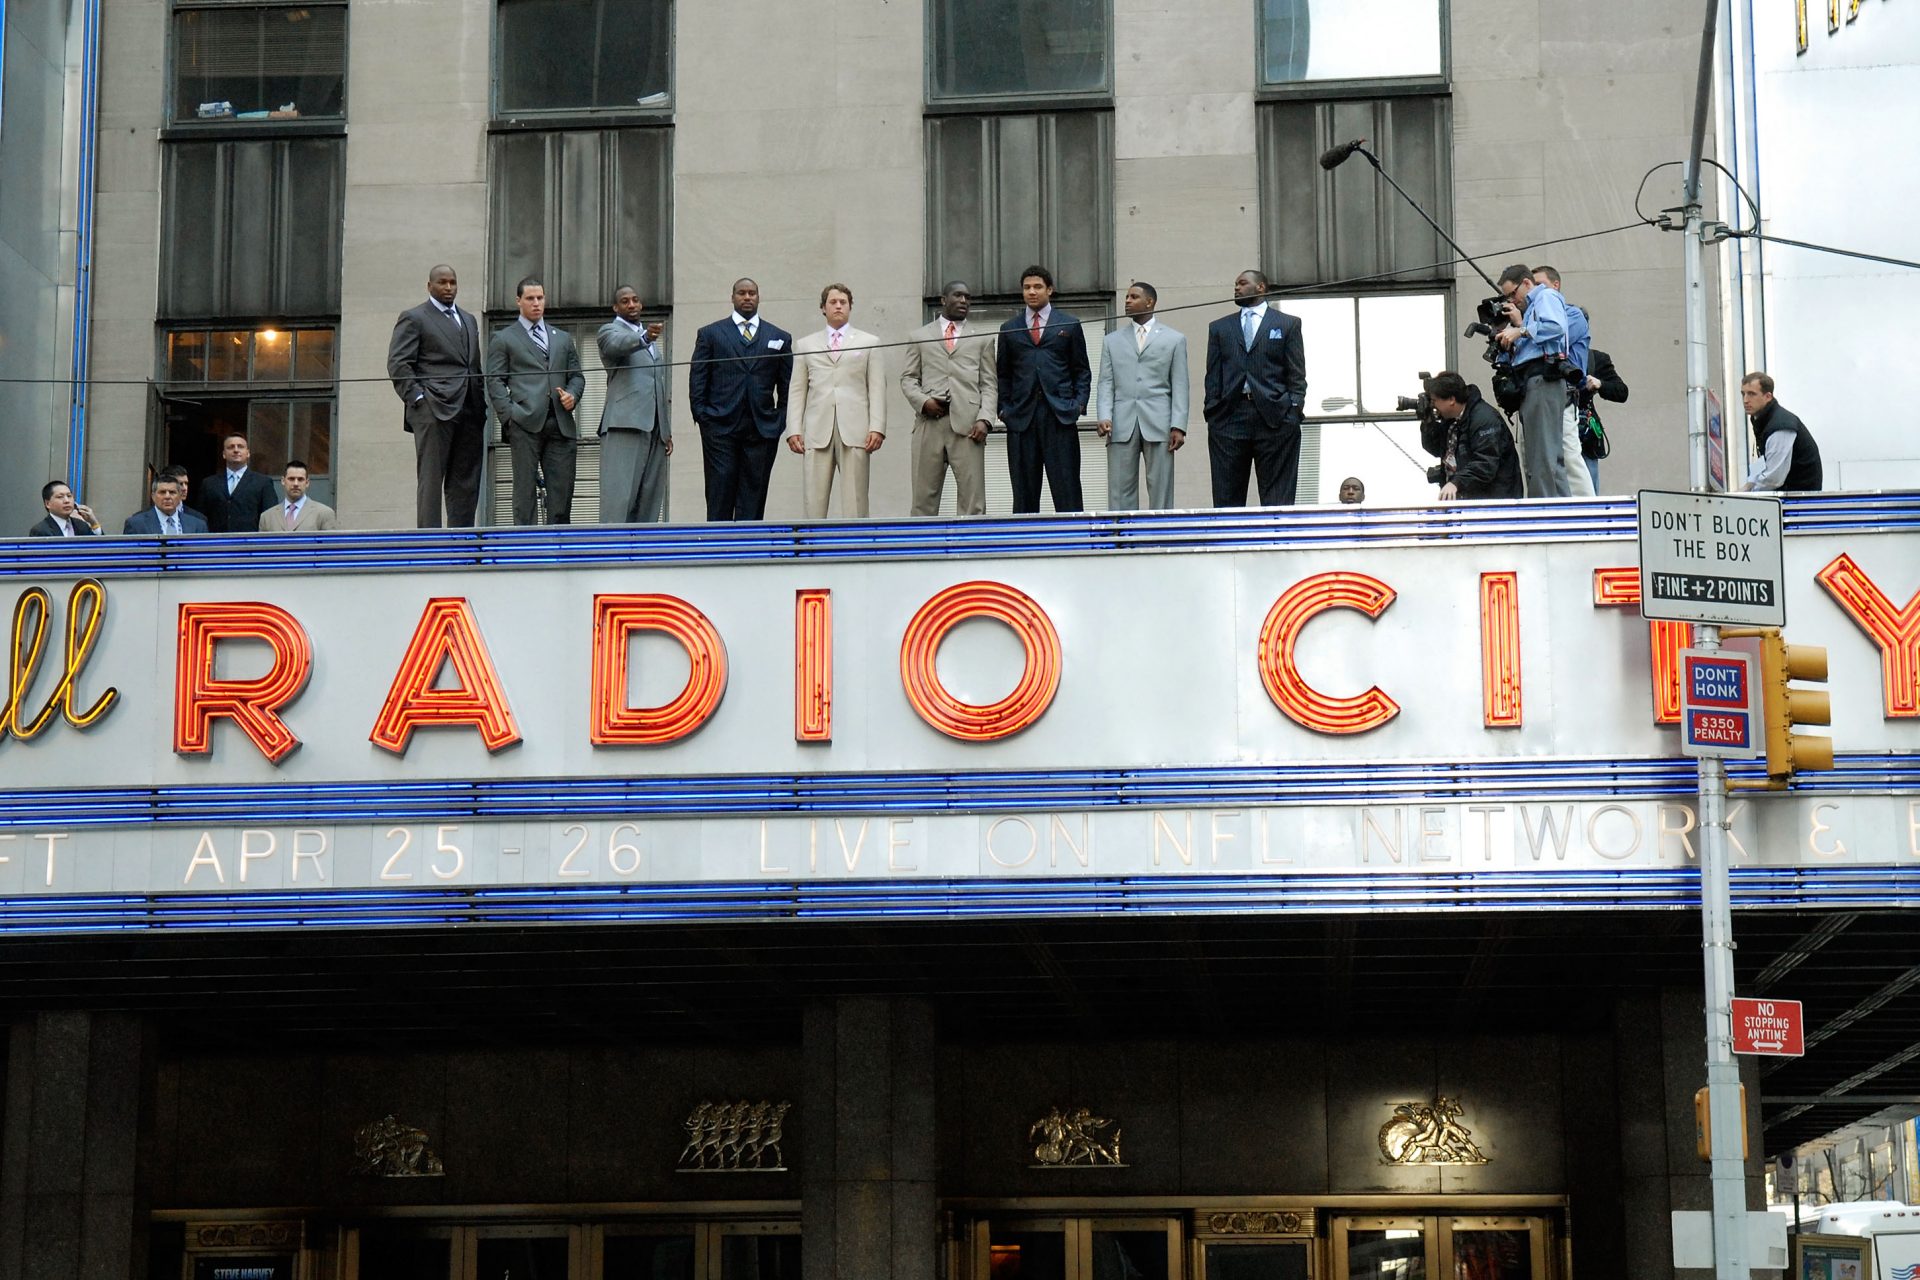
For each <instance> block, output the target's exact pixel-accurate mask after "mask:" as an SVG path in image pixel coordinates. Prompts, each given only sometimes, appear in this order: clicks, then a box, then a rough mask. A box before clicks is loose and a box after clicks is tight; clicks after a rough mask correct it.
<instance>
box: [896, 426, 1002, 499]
mask: <svg viewBox="0 0 1920 1280" xmlns="http://www.w3.org/2000/svg"><path fill="white" fill-rule="evenodd" d="M948 467H952V468H953V491H954V498H955V499H956V501H955V505H954V510H955V511H957V512H958V513H959V514H960V515H963V516H983V515H985V514H987V446H986V443H985V442H984V441H981V442H978V443H976V442H974V441H972V440H969V439H967V437H965V436H963V435H958V434H956V433H955V432H954V429H953V426H952V424H951V423H950V422H949V421H948V420H947V419H945V418H916V419H914V423H913V514H914V515H916V516H937V515H939V514H940V493H941V491H942V490H943V489H945V488H946V482H947V468H948Z"/></svg>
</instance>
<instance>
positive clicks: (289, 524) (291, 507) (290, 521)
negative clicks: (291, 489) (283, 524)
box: [287, 502, 300, 529]
mask: <svg viewBox="0 0 1920 1280" xmlns="http://www.w3.org/2000/svg"><path fill="white" fill-rule="evenodd" d="M299 509H300V508H299V507H297V506H295V505H294V504H293V503H291V502H289V503H288V504H287V528H289V529H291V528H293V518H294V517H293V513H294V512H296V511H298V510H299Z"/></svg>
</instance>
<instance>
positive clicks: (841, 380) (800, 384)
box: [787, 284, 887, 520]
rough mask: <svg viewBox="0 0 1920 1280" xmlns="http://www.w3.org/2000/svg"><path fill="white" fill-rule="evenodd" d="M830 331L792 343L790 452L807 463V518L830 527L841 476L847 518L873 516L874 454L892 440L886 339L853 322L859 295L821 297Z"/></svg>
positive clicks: (845, 291) (842, 290) (828, 292)
mask: <svg viewBox="0 0 1920 1280" xmlns="http://www.w3.org/2000/svg"><path fill="white" fill-rule="evenodd" d="M820 314H821V315H822V316H825V317H826V321H827V327H826V328H824V329H822V330H821V331H820V332H818V333H810V334H808V335H807V336H806V337H804V338H800V339H798V340H796V341H795V342H794V344H793V383H792V385H791V386H789V387H788V389H787V448H789V449H791V450H793V451H794V452H795V453H797V454H800V455H801V456H802V458H803V460H804V463H805V468H806V471H805V475H806V516H807V519H809V520H824V519H825V518H826V515H827V500H828V499H829V498H831V497H832V496H833V477H834V474H835V473H836V472H843V473H845V475H846V484H845V487H844V488H843V489H842V491H841V494H840V510H841V514H843V515H852V516H864V515H866V514H867V455H868V454H870V453H872V452H873V451H874V450H875V449H878V448H879V447H880V446H881V444H882V443H884V442H885V440H886V438H887V389H886V388H887V375H886V368H885V366H884V364H883V363H882V361H881V358H880V352H879V351H878V350H877V348H878V347H879V345H880V339H878V338H876V337H874V336H873V335H872V334H870V333H862V332H861V331H860V330H858V329H856V328H854V327H853V326H852V325H851V324H849V323H848V317H850V316H851V315H852V314H853V290H851V289H849V288H847V286H845V285H843V284H830V285H828V286H827V287H826V288H824V289H822V290H821V291H820Z"/></svg>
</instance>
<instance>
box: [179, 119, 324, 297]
mask: <svg viewBox="0 0 1920 1280" xmlns="http://www.w3.org/2000/svg"><path fill="white" fill-rule="evenodd" d="M165 154H166V165H167V178H166V204H165V217H164V223H165V226H164V230H163V234H162V242H161V251H160V314H161V317H162V318H163V319H167V320H184V319H212V318H216V317H222V316H246V317H265V316H274V317H283V318H294V317H306V316H314V317H318V316H337V315H338V314H339V312H340V219H341V190H342V187H343V185H344V173H345V168H346V142H345V140H344V139H341V138H297V139H280V140H273V141H267V140H249V141H221V142H175V143H171V144H169V145H168V146H167V148H166V151H165Z"/></svg>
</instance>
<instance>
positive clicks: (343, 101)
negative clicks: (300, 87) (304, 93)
mask: <svg viewBox="0 0 1920 1280" xmlns="http://www.w3.org/2000/svg"><path fill="white" fill-rule="evenodd" d="M270 9H338V10H340V111H339V114H337V115H328V116H307V115H302V116H300V117H299V118H297V119H289V120H241V119H238V118H236V117H233V116H226V117H222V118H219V119H212V120H202V119H199V118H198V117H195V118H193V119H176V118H175V117H174V101H175V99H176V98H177V97H178V95H179V92H180V65H179V58H180V42H179V40H178V38H177V31H178V24H177V19H178V18H179V16H180V15H181V14H183V13H223V12H224V13H255V12H260V11H263V10H270ZM352 44H353V6H352V5H351V4H350V3H348V0H312V2H311V3H299V2H298V0H173V3H171V4H169V5H168V6H167V56H166V74H165V76H164V77H163V78H162V80H161V89H160V91H161V93H162V95H163V102H162V105H161V112H160V118H161V121H162V124H161V126H160V139H161V141H163V142H164V141H167V140H169V139H173V138H205V137H208V136H215V135H217V136H227V135H239V134H244V135H245V136H247V137H249V138H287V137H311V136H315V135H321V136H325V135H344V134H345V133H346V131H347V119H348V115H349V112H350V110H351V108H352V94H353V76H352V75H351V71H352V65H351V64H352V59H351V57H350V54H351V51H352Z"/></svg>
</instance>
